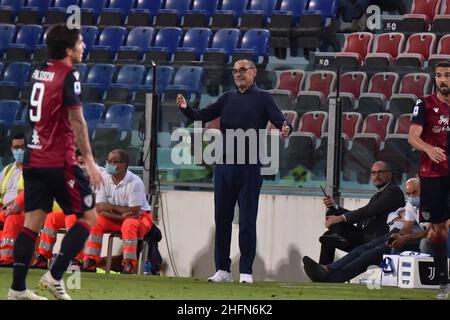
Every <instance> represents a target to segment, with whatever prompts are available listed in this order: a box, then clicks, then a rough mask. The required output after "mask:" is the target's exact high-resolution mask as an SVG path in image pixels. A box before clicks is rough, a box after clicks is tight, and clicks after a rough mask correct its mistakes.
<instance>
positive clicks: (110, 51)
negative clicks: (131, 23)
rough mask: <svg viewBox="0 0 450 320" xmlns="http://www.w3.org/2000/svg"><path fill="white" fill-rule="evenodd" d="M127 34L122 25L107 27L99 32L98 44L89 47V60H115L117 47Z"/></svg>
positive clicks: (121, 43)
mask: <svg viewBox="0 0 450 320" xmlns="http://www.w3.org/2000/svg"><path fill="white" fill-rule="evenodd" d="M126 34H127V29H125V28H124V27H107V28H105V29H103V31H102V33H101V34H100V37H99V40H98V44H97V45H94V46H93V47H92V48H91V52H90V53H89V58H88V59H89V62H109V61H111V60H115V56H116V53H117V51H118V50H119V48H120V47H121V46H122V45H123V42H124V40H125V37H126Z"/></svg>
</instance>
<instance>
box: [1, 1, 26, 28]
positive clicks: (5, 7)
mask: <svg viewBox="0 0 450 320" xmlns="http://www.w3.org/2000/svg"><path fill="white" fill-rule="evenodd" d="M24 3H25V1H24V0H1V1H0V22H2V23H13V22H14V20H15V18H16V14H17V13H18V12H19V11H20V9H21V7H22V6H23V5H24Z"/></svg>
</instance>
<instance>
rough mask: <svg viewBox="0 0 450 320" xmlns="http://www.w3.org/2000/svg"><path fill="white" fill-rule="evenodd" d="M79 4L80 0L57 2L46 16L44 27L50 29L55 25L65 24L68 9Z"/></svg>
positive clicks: (57, 0)
mask: <svg viewBox="0 0 450 320" xmlns="http://www.w3.org/2000/svg"><path fill="white" fill-rule="evenodd" d="M78 4H79V1H78V0H55V3H54V5H53V6H51V7H49V8H48V11H47V13H46V14H45V16H44V26H45V27H48V26H51V25H54V24H60V23H65V22H66V19H67V13H66V11H67V8H68V7H70V6H74V5H78Z"/></svg>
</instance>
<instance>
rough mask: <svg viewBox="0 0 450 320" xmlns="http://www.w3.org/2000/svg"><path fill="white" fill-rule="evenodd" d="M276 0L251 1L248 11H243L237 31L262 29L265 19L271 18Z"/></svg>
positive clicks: (265, 23) (265, 22)
mask: <svg viewBox="0 0 450 320" xmlns="http://www.w3.org/2000/svg"><path fill="white" fill-rule="evenodd" d="M276 4H277V1H276V0H251V1H250V6H249V10H244V12H243V14H242V17H241V23H240V25H239V29H240V30H241V31H243V32H245V31H247V30H249V29H255V28H263V27H264V26H266V25H267V18H268V17H271V16H272V13H273V11H274V10H275V6H276Z"/></svg>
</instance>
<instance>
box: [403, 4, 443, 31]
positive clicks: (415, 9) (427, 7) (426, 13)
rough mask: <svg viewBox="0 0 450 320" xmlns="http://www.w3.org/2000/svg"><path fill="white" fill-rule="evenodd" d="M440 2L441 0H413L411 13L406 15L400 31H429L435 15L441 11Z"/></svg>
mask: <svg viewBox="0 0 450 320" xmlns="http://www.w3.org/2000/svg"><path fill="white" fill-rule="evenodd" d="M440 4H441V0H413V2H412V6H411V13H410V14H406V15H404V17H403V20H402V22H401V24H400V26H399V29H400V30H399V31H400V32H412V33H415V32H424V31H428V30H429V27H430V24H431V22H432V21H433V18H434V16H435V15H436V14H438V13H439V10H440Z"/></svg>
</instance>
